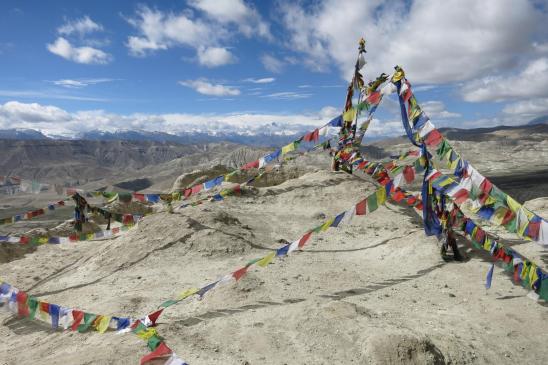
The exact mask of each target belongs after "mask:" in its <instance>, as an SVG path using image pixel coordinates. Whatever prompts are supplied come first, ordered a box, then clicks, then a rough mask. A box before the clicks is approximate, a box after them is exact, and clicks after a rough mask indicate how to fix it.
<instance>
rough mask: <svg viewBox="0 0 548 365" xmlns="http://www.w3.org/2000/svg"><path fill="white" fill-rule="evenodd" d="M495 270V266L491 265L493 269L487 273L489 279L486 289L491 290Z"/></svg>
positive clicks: (486, 281)
mask: <svg viewBox="0 0 548 365" xmlns="http://www.w3.org/2000/svg"><path fill="white" fill-rule="evenodd" d="M494 268H495V264H491V268H490V269H489V271H488V272H487V277H486V279H485V288H486V289H490V288H491V281H492V280H493V270H494Z"/></svg>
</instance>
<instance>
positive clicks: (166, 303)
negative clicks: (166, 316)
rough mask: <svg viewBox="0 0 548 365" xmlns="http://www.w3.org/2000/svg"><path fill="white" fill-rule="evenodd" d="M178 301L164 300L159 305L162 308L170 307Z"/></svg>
mask: <svg viewBox="0 0 548 365" xmlns="http://www.w3.org/2000/svg"><path fill="white" fill-rule="evenodd" d="M177 303H179V301H177V300H171V299H170V300H166V301H165V302H163V303H162V304H160V307H163V308H167V307H170V306H172V305H173V304H177Z"/></svg>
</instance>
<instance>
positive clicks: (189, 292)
mask: <svg viewBox="0 0 548 365" xmlns="http://www.w3.org/2000/svg"><path fill="white" fill-rule="evenodd" d="M199 290H200V289H198V288H191V289H187V290H185V291H184V292H182V293H181V294H179V296H178V297H177V299H178V300H183V299H185V298H188V297H190V296H191V295H194V294H196V293H197V292H198V291H199Z"/></svg>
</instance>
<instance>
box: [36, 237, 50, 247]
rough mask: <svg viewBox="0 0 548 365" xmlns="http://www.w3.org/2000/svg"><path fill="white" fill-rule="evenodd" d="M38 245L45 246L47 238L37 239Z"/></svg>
mask: <svg viewBox="0 0 548 365" xmlns="http://www.w3.org/2000/svg"><path fill="white" fill-rule="evenodd" d="M38 243H39V244H41V245H43V244H46V243H48V238H47V237H40V238H38Z"/></svg>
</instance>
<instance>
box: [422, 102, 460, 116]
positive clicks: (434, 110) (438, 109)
mask: <svg viewBox="0 0 548 365" xmlns="http://www.w3.org/2000/svg"><path fill="white" fill-rule="evenodd" d="M421 108H422V110H424V111H425V112H426V114H428V116H429V117H431V118H434V119H448V118H458V117H460V116H461V115H460V114H459V113H454V112H449V111H447V110H446V109H445V104H444V103H443V102H441V101H427V102H424V103H421Z"/></svg>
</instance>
